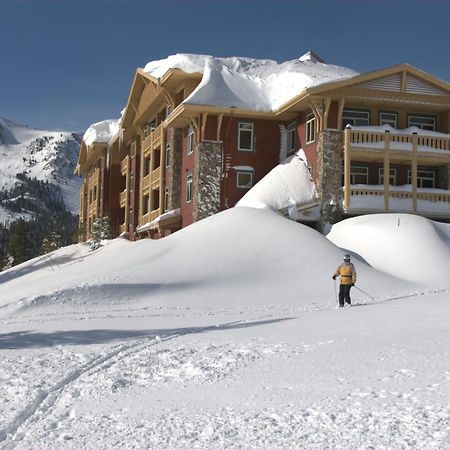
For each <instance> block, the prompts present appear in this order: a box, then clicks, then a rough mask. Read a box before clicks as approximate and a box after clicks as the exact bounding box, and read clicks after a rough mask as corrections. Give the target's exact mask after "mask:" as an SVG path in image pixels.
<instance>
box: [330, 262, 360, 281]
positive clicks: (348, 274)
mask: <svg viewBox="0 0 450 450" xmlns="http://www.w3.org/2000/svg"><path fill="white" fill-rule="evenodd" d="M334 276H335V277H337V276H339V277H341V284H355V283H356V270H355V266H354V265H353V264H352V263H351V262H349V263H345V262H344V263H342V264H341V265H340V266H339V267H338V268H337V269H336V273H335V274H334Z"/></svg>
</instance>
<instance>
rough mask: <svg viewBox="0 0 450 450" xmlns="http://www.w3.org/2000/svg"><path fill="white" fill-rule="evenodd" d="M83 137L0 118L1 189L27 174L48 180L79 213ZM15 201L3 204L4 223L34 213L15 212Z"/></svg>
mask: <svg viewBox="0 0 450 450" xmlns="http://www.w3.org/2000/svg"><path fill="white" fill-rule="evenodd" d="M80 140H81V136H80V135H78V134H76V133H71V132H67V131H44V130H36V129H34V128H29V127H26V126H23V125H18V124H15V123H13V122H11V121H9V120H6V119H3V118H0V190H2V191H4V192H5V191H6V192H9V191H11V190H12V189H13V188H14V186H15V185H16V184H17V183H23V179H24V177H25V178H28V179H34V178H35V179H37V180H40V181H43V182H48V183H49V184H50V185H53V186H55V190H57V191H59V189H60V190H61V194H62V199H63V201H64V204H65V206H66V209H67V210H68V211H69V212H71V213H72V214H77V213H78V209H79V194H78V193H79V189H80V184H81V179H80V178H78V177H77V176H75V175H74V174H73V170H74V167H75V165H76V162H77V157H78V151H79V145H80ZM18 174H21V175H22V176H19V178H18V176H17V175H18ZM3 200H4V199H3ZM14 200H15V199H14V198H12V199H11V198H9V199H8V202H6V203H5V202H4V201H3V202H2V205H0V223H4V222H5V221H7V220H8V221H12V220H14V219H16V218H18V217H24V218H31V217H32V216H33V213H32V212H31V213H30V212H29V211H11V208H8V205H9V206H10V205H11V201H13V202H14Z"/></svg>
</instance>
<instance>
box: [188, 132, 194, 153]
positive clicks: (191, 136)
mask: <svg viewBox="0 0 450 450" xmlns="http://www.w3.org/2000/svg"><path fill="white" fill-rule="evenodd" d="M194 139H195V135H194V130H193V129H192V128H191V127H189V130H188V136H187V154H188V155H190V154H191V153H192V152H193V151H194Z"/></svg>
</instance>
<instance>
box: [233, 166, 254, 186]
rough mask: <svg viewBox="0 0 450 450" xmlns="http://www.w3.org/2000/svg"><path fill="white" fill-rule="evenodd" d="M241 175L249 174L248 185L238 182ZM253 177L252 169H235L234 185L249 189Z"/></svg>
mask: <svg viewBox="0 0 450 450" xmlns="http://www.w3.org/2000/svg"><path fill="white" fill-rule="evenodd" d="M242 175H250V186H249V185H248V183H247V184H245V185H244V184H242V183H239V177H240V176H242ZM253 178H254V171H253V170H242V169H239V170H236V187H237V188H238V189H251V188H252V187H253Z"/></svg>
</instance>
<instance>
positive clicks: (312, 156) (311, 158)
mask: <svg viewBox="0 0 450 450" xmlns="http://www.w3.org/2000/svg"><path fill="white" fill-rule="evenodd" d="M308 114H309V112H302V113H300V114H299V116H298V120H297V124H298V125H297V136H298V138H299V141H298V148H302V149H303V151H304V152H305V155H306V159H307V163H308V167H309V168H310V171H311V176H312V178H313V180H314V181H315V182H317V179H318V178H317V177H318V174H319V172H318V166H317V160H318V158H317V151H318V149H317V143H318V134H319V133H318V132H317V131H316V140H315V141H314V142H311V143H309V144H307V143H306V116H307V115H308ZM316 122H317V121H316ZM316 125H317V123H316Z"/></svg>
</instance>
